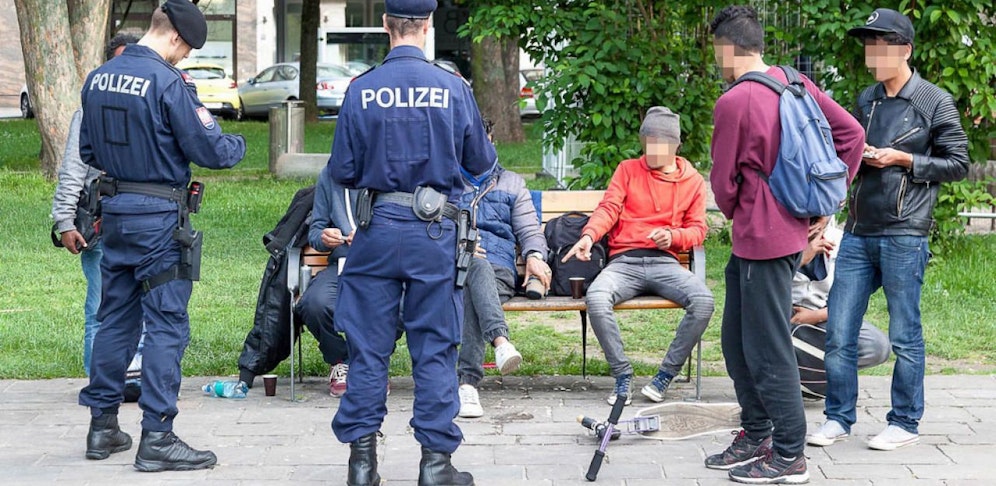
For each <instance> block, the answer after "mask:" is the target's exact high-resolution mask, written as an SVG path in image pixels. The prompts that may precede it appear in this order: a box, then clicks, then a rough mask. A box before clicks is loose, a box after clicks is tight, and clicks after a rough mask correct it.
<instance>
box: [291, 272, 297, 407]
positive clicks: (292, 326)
mask: <svg viewBox="0 0 996 486" xmlns="http://www.w3.org/2000/svg"><path fill="white" fill-rule="evenodd" d="M290 308H291V312H290V401H292V402H293V401H294V400H295V397H296V395H295V394H294V364H295V363H294V293H293V292H291V294H290Z"/></svg>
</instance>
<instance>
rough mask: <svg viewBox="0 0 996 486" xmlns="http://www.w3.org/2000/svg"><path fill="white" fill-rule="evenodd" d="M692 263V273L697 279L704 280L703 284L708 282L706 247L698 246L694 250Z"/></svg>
mask: <svg viewBox="0 0 996 486" xmlns="http://www.w3.org/2000/svg"><path fill="white" fill-rule="evenodd" d="M691 256H692V261H691V264H690V265H689V266H691V267H692V273H694V274H695V275H696V276H697V277H699V278H700V279H702V281H703V282H705V281H706V264H705V247H704V246H702V245H696V246H695V248H692V255H691Z"/></svg>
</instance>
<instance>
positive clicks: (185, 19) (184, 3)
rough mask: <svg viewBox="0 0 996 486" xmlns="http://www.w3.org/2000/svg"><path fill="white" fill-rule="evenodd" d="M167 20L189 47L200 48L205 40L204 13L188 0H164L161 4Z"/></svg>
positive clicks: (205, 23) (206, 28)
mask: <svg viewBox="0 0 996 486" xmlns="http://www.w3.org/2000/svg"><path fill="white" fill-rule="evenodd" d="M162 9H163V12H166V16H167V17H169V22H170V23H171V24H173V28H174V29H176V31H177V32H178V33H179V34H180V38H182V39H183V41H184V42H186V43H187V44H188V45H189V46H190V47H193V48H194V49H200V48H201V47H204V41H206V40H207V31H208V27H207V21H206V20H204V14H203V13H202V12H201V9H199V8H197V5H194V4H193V3H191V2H190V0H166V3H164V4H163V6H162Z"/></svg>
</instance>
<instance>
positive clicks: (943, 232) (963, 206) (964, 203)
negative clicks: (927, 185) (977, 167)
mask: <svg viewBox="0 0 996 486" xmlns="http://www.w3.org/2000/svg"><path fill="white" fill-rule="evenodd" d="M986 186H987V183H986V182H985V181H968V180H964V181H958V182H950V183H947V184H942V185H941V192H940V195H938V197H937V206H935V207H934V220H935V221H937V227H936V228H934V237H935V238H934V239H935V242H937V243H938V244H940V245H949V244H950V243H951V241H952V238H953V237H954V236H956V235H960V234H962V233H964V232H965V220H964V218H961V217H959V216H958V213H959V212H962V211H971V210H973V209H975V208H981V207H989V206H990V205H991V204H993V201H994V199H993V197H992V196H991V195H990V194H989V192H987V190H986Z"/></svg>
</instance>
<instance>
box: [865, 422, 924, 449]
mask: <svg viewBox="0 0 996 486" xmlns="http://www.w3.org/2000/svg"><path fill="white" fill-rule="evenodd" d="M919 441H920V436H919V435H918V434H913V433H910V432H907V431H905V430H903V429H902V428H901V427H898V426H896V425H889V426H888V427H886V428H885V430H883V431H882V433H881V434H878V435H876V436H875V437H872V438H871V440H869V441H868V447H869V448H870V449H876V450H880V451H892V450H896V449H898V448H900V447H904V446H908V445H911V444H916V443H917V442H919Z"/></svg>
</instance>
